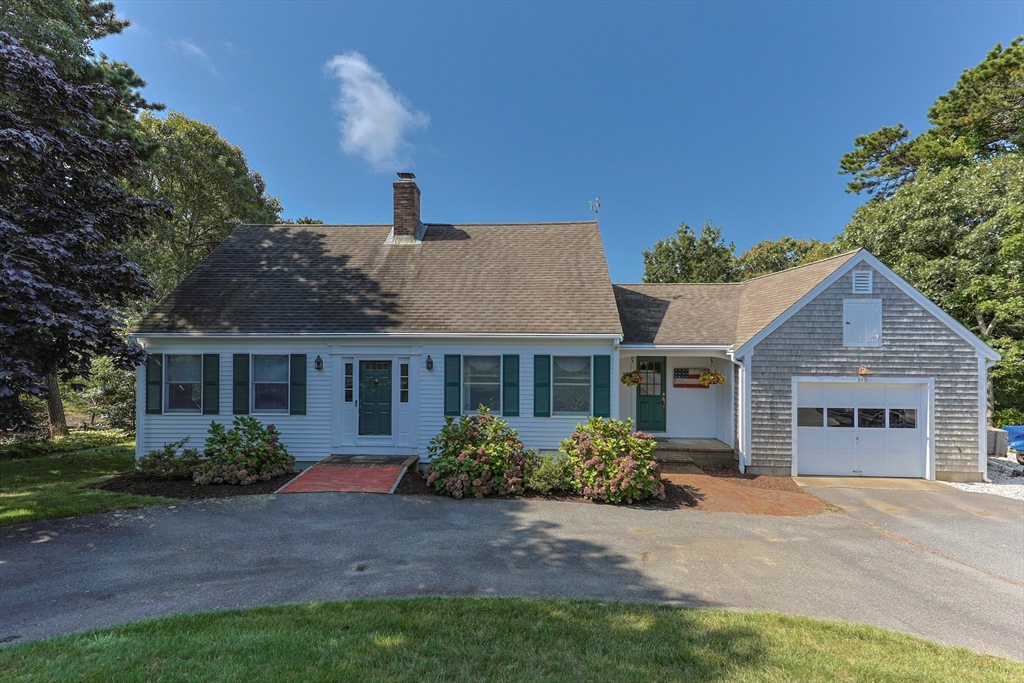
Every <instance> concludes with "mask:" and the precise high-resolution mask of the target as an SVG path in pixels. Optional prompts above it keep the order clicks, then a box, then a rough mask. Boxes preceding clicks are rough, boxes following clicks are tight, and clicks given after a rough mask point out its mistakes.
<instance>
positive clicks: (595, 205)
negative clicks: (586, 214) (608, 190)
mask: <svg viewBox="0 0 1024 683" xmlns="http://www.w3.org/2000/svg"><path fill="white" fill-rule="evenodd" d="M600 208H601V198H600V197H598V198H597V199H594V200H593V201H591V202H590V210H591V211H593V212H594V220H595V221H596V220H597V212H598V210H599V209H600Z"/></svg>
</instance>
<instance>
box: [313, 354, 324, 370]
mask: <svg viewBox="0 0 1024 683" xmlns="http://www.w3.org/2000/svg"><path fill="white" fill-rule="evenodd" d="M313 369H314V370H323V369H324V359H323V358H321V357H320V356H317V357H316V360H315V361H313Z"/></svg>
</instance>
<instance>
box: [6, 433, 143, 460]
mask: <svg viewBox="0 0 1024 683" xmlns="http://www.w3.org/2000/svg"><path fill="white" fill-rule="evenodd" d="M131 440H132V435H131V434H129V433H128V432H125V431H122V430H120V429H103V430H95V431H92V430H89V431H85V430H82V431H73V432H70V433H69V434H68V435H67V436H56V437H52V438H51V437H50V435H49V434H46V433H45V432H39V433H28V434H12V435H10V436H4V437H0V459H8V458H38V457H40V456H43V455H54V454H56V453H67V452H69V451H81V450H85V449H86V448H99V447H100V446H115V445H117V444H122V443H128V442H130V441H131Z"/></svg>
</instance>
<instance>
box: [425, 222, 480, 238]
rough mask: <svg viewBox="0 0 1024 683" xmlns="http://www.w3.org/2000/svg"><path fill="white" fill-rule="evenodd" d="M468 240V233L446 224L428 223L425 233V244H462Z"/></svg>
mask: <svg viewBox="0 0 1024 683" xmlns="http://www.w3.org/2000/svg"><path fill="white" fill-rule="evenodd" d="M468 239H470V237H469V233H468V232H466V231H465V230H463V229H462V228H456V227H455V226H454V225H449V224H446V223H428V224H427V229H426V231H425V232H424V233H423V241H424V242H461V241H464V240H468Z"/></svg>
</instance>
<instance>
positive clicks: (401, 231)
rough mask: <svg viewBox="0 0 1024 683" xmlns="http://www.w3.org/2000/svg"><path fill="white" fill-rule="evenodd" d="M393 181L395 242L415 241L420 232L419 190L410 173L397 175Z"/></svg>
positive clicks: (414, 178)
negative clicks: (396, 178)
mask: <svg viewBox="0 0 1024 683" xmlns="http://www.w3.org/2000/svg"><path fill="white" fill-rule="evenodd" d="M398 178H399V179H398V180H396V181H395V231H394V236H395V241H396V242H401V241H406V240H409V239H413V240H414V239H416V237H417V236H418V235H419V230H420V188H419V187H418V186H417V185H416V176H415V174H412V173H399V174H398Z"/></svg>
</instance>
